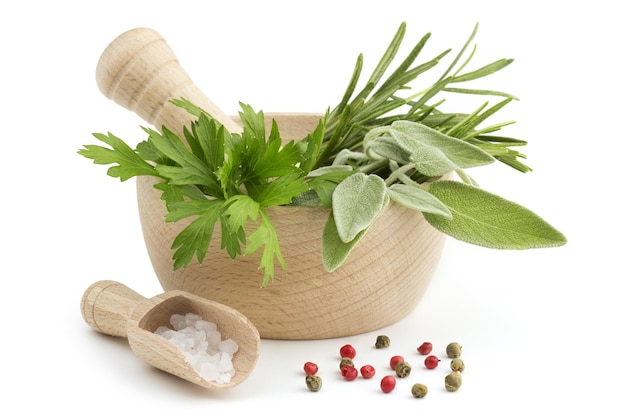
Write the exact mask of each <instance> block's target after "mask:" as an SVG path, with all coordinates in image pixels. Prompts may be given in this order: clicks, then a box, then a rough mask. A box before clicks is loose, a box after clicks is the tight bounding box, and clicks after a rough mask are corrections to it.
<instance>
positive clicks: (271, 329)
mask: <svg viewBox="0 0 626 417" xmlns="http://www.w3.org/2000/svg"><path fill="white" fill-rule="evenodd" d="M319 117H320V116H319V115H312V114H294V113H273V114H266V119H267V120H266V122H269V121H270V120H272V119H273V120H275V121H276V122H277V124H278V126H279V128H280V131H281V134H282V135H283V137H285V138H300V137H304V136H305V135H306V133H308V132H311V131H312V130H313V129H314V128H315V126H316V124H317V122H318V121H319ZM285 132H289V133H288V134H285ZM156 181H158V180H157V179H155V178H152V177H138V178H137V199H138V208H139V216H140V221H141V227H142V232H143V236H144V241H145V244H146V248H147V251H148V255H149V258H150V261H151V263H152V267H153V269H154V271H155V273H156V275H157V277H158V280H159V282H160V284H161V286H162V287H163V289H164V290H165V291H169V290H182V291H186V292H189V293H192V294H196V295H199V296H202V297H205V298H208V299H211V300H214V301H216V302H219V303H222V304H225V305H227V306H230V307H232V308H234V309H236V310H238V311H239V312H241V313H242V314H244V315H245V316H246V317H247V318H248V319H249V320H250V321H251V322H252V323H253V324H254V326H255V327H256V328H257V329H258V331H259V333H260V336H261V337H262V338H265V339H282V340H311V339H326V338H336V337H346V336H351V335H356V334H361V333H366V332H370V331H374V330H378V329H381V328H384V327H386V326H389V325H391V324H393V323H395V322H397V321H399V320H401V319H402V318H404V317H406V316H407V315H408V314H409V313H411V312H412V311H413V310H414V309H415V307H416V305H417V303H418V302H419V300H420V299H421V298H422V296H423V294H424V292H425V291H426V289H427V287H428V284H429V283H430V281H431V279H432V277H433V275H434V273H435V270H436V266H437V264H438V262H439V259H440V257H441V253H442V250H443V247H444V243H445V235H444V234H442V233H441V232H439V231H437V230H435V229H434V228H433V227H432V226H430V224H428V222H426V220H425V219H424V217H423V215H422V214H421V213H420V212H417V211H415V210H411V209H409V208H406V207H404V206H401V205H399V204H396V203H393V202H392V203H390V204H389V205H388V206H387V207H386V209H385V210H384V211H383V212H382V213H381V214H380V216H379V217H378V219H377V220H376V222H375V223H374V224H373V225H372V226H371V227H370V229H369V230H368V231H367V233H366V234H365V236H364V237H363V238H362V239H361V241H360V242H359V243H358V245H357V246H356V247H355V248H354V249H353V251H352V253H351V254H350V256H349V257H348V259H347V260H346V262H345V263H344V264H343V265H342V266H341V267H339V268H338V269H336V270H335V271H333V272H328V271H326V270H325V268H324V266H323V264H322V254H321V253H322V232H323V229H324V225H325V223H326V221H327V219H328V216H329V213H330V209H328V208H324V207H303V206H279V207H271V208H269V209H268V215H269V216H270V218H271V220H272V222H273V224H274V227H275V228H276V232H277V234H278V241H279V243H280V247H281V251H282V254H283V257H284V259H285V263H286V267H287V271H286V272H285V271H283V270H282V268H281V267H280V266H277V268H276V270H275V271H276V274H275V278H274V280H272V281H270V282H269V283H268V284H267V285H266V286H263V287H262V286H261V282H262V277H263V271H262V270H259V261H260V253H253V254H250V255H246V256H239V257H237V258H236V259H234V260H233V259H231V258H230V257H229V256H228V254H227V253H226V252H225V251H224V250H222V249H220V240H221V236H220V227H216V228H215V229H214V233H213V238H212V240H211V244H210V246H209V250H208V253H207V255H206V257H205V258H204V260H203V262H202V263H198V262H197V260H195V259H194V261H193V262H192V263H191V264H190V265H188V266H187V267H185V268H180V269H178V270H174V268H173V260H172V255H173V250H172V249H171V246H172V242H173V241H174V239H175V237H176V236H177V235H178V233H180V232H181V231H182V230H183V228H184V227H185V226H186V225H188V224H189V221H191V220H189V221H179V222H175V223H166V222H165V219H164V218H165V215H166V213H167V210H166V207H165V204H164V202H163V201H162V200H161V199H160V194H161V192H160V191H159V190H157V189H155V188H154V184H155V182H156ZM257 252H260V251H257Z"/></svg>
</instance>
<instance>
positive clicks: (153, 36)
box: [96, 28, 242, 135]
mask: <svg viewBox="0 0 626 417" xmlns="http://www.w3.org/2000/svg"><path fill="white" fill-rule="evenodd" d="M96 81H97V83H98V87H99V88H100V91H102V93H103V94H104V95H105V96H106V97H107V98H110V99H112V100H113V101H115V102H116V103H118V104H119V105H121V106H122V107H125V108H126V109H128V110H131V111H133V112H135V113H136V114H137V115H139V116H140V117H141V118H142V119H143V120H145V121H147V122H149V123H150V124H151V125H152V126H154V127H155V128H156V129H159V130H161V128H162V126H163V125H165V126H167V127H168V129H170V130H172V131H174V132H176V133H177V134H179V135H180V134H182V126H183V125H188V124H189V123H190V122H191V121H192V120H194V119H195V117H194V116H192V115H191V114H189V113H188V112H187V111H186V110H184V109H181V108H179V107H178V106H175V105H174V104H172V103H170V102H169V100H171V99H180V98H185V99H187V100H189V101H191V102H192V103H193V104H195V105H196V106H198V107H200V108H202V109H203V110H204V111H206V112H207V113H208V114H210V115H211V116H212V117H213V118H214V119H215V120H216V121H217V122H219V123H221V124H222V125H224V127H225V128H226V130H228V131H229V132H231V133H240V132H241V130H242V128H241V126H240V125H239V124H237V123H236V122H235V121H234V120H233V119H231V118H230V117H229V116H227V115H226V114H225V113H224V112H223V111H222V110H220V109H219V108H218V107H217V106H216V105H215V104H214V103H213V102H212V101H211V100H210V99H209V98H208V97H207V96H206V95H205V94H204V93H203V92H202V91H200V89H198V87H197V86H196V85H195V84H194V83H193V81H192V80H191V78H190V77H189V75H188V74H187V72H186V71H185V70H184V69H183V68H182V67H181V65H180V64H179V62H178V58H177V57H176V55H175V54H174V52H173V51H172V49H171V48H170V47H169V45H168V44H167V42H166V41H165V39H163V37H162V36H161V35H160V34H159V33H158V32H156V31H154V30H152V29H148V28H137V29H131V30H129V31H127V32H124V33H123V34H121V35H120V36H118V37H117V38H116V39H115V40H113V41H112V42H111V43H110V44H109V46H107V48H106V49H105V50H104V52H103V53H102V55H101V56H100V59H99V61H98V64H97V67H96Z"/></svg>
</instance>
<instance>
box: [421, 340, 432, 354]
mask: <svg viewBox="0 0 626 417" xmlns="http://www.w3.org/2000/svg"><path fill="white" fill-rule="evenodd" d="M417 351H418V352H419V354H420V355H428V354H429V353H430V352H432V351H433V344H432V343H430V342H424V343H422V344H421V345H420V346H419V347H418V348H417Z"/></svg>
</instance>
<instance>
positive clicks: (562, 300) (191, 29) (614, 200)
mask: <svg viewBox="0 0 626 417" xmlns="http://www.w3.org/2000/svg"><path fill="white" fill-rule="evenodd" d="M174 4H175V5H174ZM556 4H558V6H557V5H556ZM616 4H617V3H616V2H610V1H605V0H597V1H595V2H580V1H570V2H546V1H543V2H529V1H525V2H517V3H515V4H514V5H513V3H512V2H503V1H497V2H496V1H493V2H488V1H446V2H433V1H430V2H420V1H395V0H386V1H380V2H378V1H360V2H343V3H341V2H339V1H319V0H318V1H315V2H310V3H302V2H278V1H262V2H260V1H259V2H257V1H222V2H209V1H204V2H200V1H185V0H180V1H177V2H165V1H154V0H151V1H124V2H119V1H107V2H98V3H96V2H78V1H76V2H69V1H54V2H52V1H50V2H48V1H38V2H37V1H35V2H33V1H22V2H19V3H18V2H3V3H2V5H1V6H0V46H1V48H0V51H1V53H2V55H1V57H0V63H1V65H0V71H1V74H2V76H1V77H0V93H1V95H0V106H1V115H2V116H1V120H2V130H1V131H0V132H1V133H0V134H1V142H0V156H1V160H0V161H1V162H0V179H1V182H2V197H1V200H0V219H1V220H2V226H1V231H0V233H1V236H2V241H3V248H4V249H3V250H2V252H1V255H0V256H1V258H0V262H1V263H0V265H1V268H2V269H1V271H2V272H1V274H2V282H3V284H4V285H3V289H2V302H0V309H1V310H2V311H1V312H2V318H3V323H2V327H3V335H2V348H1V352H2V362H3V365H2V368H1V371H0V372H1V376H0V377H1V378H2V380H3V386H4V389H3V392H2V394H1V395H0V397H1V398H2V399H1V400H0V409H6V410H12V411H11V413H10V415H36V414H33V413H34V412H40V413H43V412H44V411H47V412H49V411H57V412H62V413H64V414H70V413H73V412H79V413H87V414H89V415H94V416H107V415H115V414H119V415H146V416H157V415H158V416H161V415H172V413H177V414H178V413H182V412H184V413H202V415H215V414H217V413H236V414H237V415H245V414H246V412H247V413H249V414H252V413H258V412H269V413H270V414H275V415H297V414H301V415H307V414H313V413H324V412H329V411H333V412H349V413H351V414H356V413H358V414H359V415H374V414H380V413H383V412H384V413H389V414H392V413H396V412H399V413H406V414H407V415H417V414H418V413H419V415H429V416H435V415H453V414H459V413H471V415H477V414H478V413H480V414H481V415H485V416H501V415H509V416H518V415H519V416H522V415H529V414H532V415H570V414H572V413H574V412H577V414H584V413H593V415H618V414H620V413H623V408H622V405H623V401H622V400H620V398H621V395H622V390H623V374H624V370H623V366H622V362H623V356H624V344H623V342H622V336H623V333H624V325H623V320H624V317H625V309H624V297H623V290H622V287H623V286H622V281H623V280H624V279H625V278H626V276H625V275H626V274H625V272H624V266H623V265H624V264H623V261H624V256H625V255H626V254H625V253H624V242H623V236H624V233H625V232H626V229H625V227H624V226H625V225H624V208H625V207H624V203H623V202H622V198H621V197H622V194H623V190H624V187H623V185H622V181H621V178H622V177H623V173H624V169H623V161H624V151H626V146H625V145H624V143H625V140H626V138H625V137H624V128H623V121H624V114H623V109H624V103H623V98H624V93H625V92H626V91H625V89H624V75H623V73H624V66H623V63H622V60H621V58H623V52H624V49H623V41H624V40H625V36H626V31H625V30H624V24H623V19H622V17H623V16H622V14H621V13H620V12H619V11H618V10H617V6H615V5H616ZM402 21H406V22H407V24H408V30H407V36H406V43H405V48H409V46H412V44H413V43H415V42H417V41H418V40H419V38H421V36H422V35H423V34H425V33H426V32H432V34H433V36H432V38H431V40H430V41H429V43H428V46H427V48H426V50H425V52H424V57H429V56H434V55H435V54H437V53H439V52H441V51H443V50H445V49H447V48H449V47H451V48H454V50H455V51H456V50H458V48H460V47H461V46H462V44H463V42H464V41H465V39H466V38H467V36H468V35H469V33H470V32H471V30H472V28H473V25H474V24H475V23H476V22H480V30H479V33H478V36H477V38H476V41H477V43H478V50H477V53H476V56H475V59H474V61H473V62H474V65H476V66H477V65H479V64H483V63H487V62H491V61H492V60H495V59H498V58H503V57H506V58H515V60H516V61H515V62H514V64H513V65H512V66H510V67H508V68H507V69H506V70H504V71H503V72H502V73H499V74H497V75H495V76H493V77H492V78H491V77H490V78H491V79H489V78H488V79H486V80H485V82H484V83H485V84H483V85H481V86H484V87H486V88H487V87H488V88H494V89H497V88H499V89H503V90H505V91H508V92H510V93H512V94H515V95H516V96H518V97H519V98H520V101H518V102H515V103H513V104H511V105H510V106H509V108H508V109H507V110H506V111H505V112H503V113H502V115H501V116H499V119H498V120H501V121H504V120H509V119H514V120H516V121H517V123H516V124H515V125H513V126H511V127H509V128H507V129H506V130H505V131H506V132H507V133H508V134H509V135H511V136H515V137H520V138H524V139H526V140H528V141H529V145H528V146H527V147H526V148H525V149H524V151H525V152H526V154H527V155H528V161H527V162H528V164H529V165H530V166H531V167H533V169H534V171H533V172H531V173H528V174H519V173H517V172H515V171H513V170H510V169H508V168H506V167H504V166H497V167H496V166H494V167H488V168H484V169H476V170H474V171H471V172H470V174H472V175H473V176H474V177H475V178H476V179H477V180H478V181H479V183H481V185H482V186H483V188H485V189H487V190H489V191H492V192H495V193H496V194H500V195H501V196H503V197H506V198H508V199H511V200H513V201H516V202H519V203H521V204H523V205H524V206H526V207H528V208H531V209H532V210H534V211H536V212H537V213H538V214H540V215H541V216H542V217H544V218H545V219H546V220H548V221H550V222H551V223H552V224H553V225H554V226H556V227H557V228H558V229H559V230H561V231H562V232H563V233H564V234H565V235H566V236H567V237H568V239H569V242H568V244H567V245H566V246H564V247H562V248H556V249H545V250H533V251H522V252H501V251H493V250H487V249H482V248H477V247H473V246H470V245H467V244H463V243H459V242H456V241H454V240H452V239H449V240H448V242H447V246H446V249H445V252H444V256H443V259H442V260H441V264H440V267H439V268H438V270H437V272H436V276H435V277H434V280H433V283H432V285H431V286H430V287H429V289H428V291H427V292H426V294H425V296H424V297H423V299H422V300H421V302H420V304H419V305H418V307H417V308H416V310H415V311H414V312H413V313H412V314H411V315H410V316H409V317H407V318H406V319H404V320H402V321H400V322H398V323H397V324H395V325H393V326H391V327H389V328H385V329H381V330H379V331H376V332H372V333H371V334H364V335H359V336H353V337H346V338H342V339H336V340H321V341H298V342H287V341H270V340H263V341H262V344H261V348H262V350H261V353H260V358H259V362H258V364H257V366H256V368H255V370H254V372H253V374H252V375H251V376H250V377H249V378H248V379H247V380H246V381H245V382H244V383H243V384H242V385H240V386H238V387H236V388H234V389H232V390H227V391H222V392H212V391H207V390H204V389H202V388H200V387H197V386H195V385H193V384H190V383H187V382H185V381H183V380H180V379H178V378H176V377H173V376H171V375H168V374H165V373H162V372H160V371H157V370H155V369H153V368H151V367H149V366H148V365H146V364H145V363H143V362H141V361H140V360H138V359H137V358H136V357H135V356H134V355H133V353H132V351H131V350H130V348H129V347H128V344H127V343H126V340H125V339H116V338H112V337H107V336H103V335H100V334H98V333H96V332H94V331H93V330H91V328H89V327H88V326H87V325H86V324H85V323H84V322H83V320H82V317H81V315H80V309H79V304H80V299H81V296H82V293H83V291H84V290H85V289H86V288H87V287H88V286H89V285H90V284H91V283H92V282H94V281H97V280H101V279H115V280H119V281H121V282H123V283H125V284H127V285H128V286H129V287H131V288H133V289H135V290H136V291H137V292H139V293H141V294H143V295H145V296H148V297H149V296H153V295H156V294H159V293H160V292H161V291H162V290H161V288H160V286H159V285H158V282H157V279H156V277H155V276H154V274H153V271H152V268H151V265H150V263H149V260H148V258H147V255H146V252H145V248H144V245H143V241H142V237H141V230H140V227H139V221H138V217H137V210H136V206H135V195H134V183H133V181H129V182H127V183H123V184H120V183H119V182H118V181H117V180H115V179H112V178H110V177H107V176H106V175H105V168H103V167H99V166H94V165H92V164H91V162H90V161H88V160H86V159H84V158H82V157H80V156H79V155H77V153H76V151H77V150H78V149H79V148H80V147H81V146H82V145H83V144H86V143H94V139H93V138H92V137H91V133H92V132H106V131H111V132H114V133H115V134H117V135H118V136H121V137H123V138H125V139H126V140H127V141H129V142H131V143H136V142H138V141H140V140H142V139H144V135H143V132H142V131H141V130H140V128H139V126H140V125H142V124H144V125H145V123H144V122H143V121H142V120H140V119H139V118H138V117H137V116H136V115H134V114H133V113H131V112H129V111H127V110H125V109H123V108H121V107H119V106H118V105H117V104H115V103H114V102H112V101H110V100H108V99H106V98H105V97H104V96H103V95H102V94H101V93H100V91H99V90H98V88H97V86H96V83H95V65H96V62H97V60H98V58H99V56H100V53H101V52H102V51H103V50H104V48H105V47H106V46H107V45H108V43H109V42H110V41H112V40H113V39H114V38H115V37H116V36H118V35H119V34H121V33H122V32H124V31H126V30H128V29H132V28H135V27H141V26H144V27H151V28H153V29H156V30H157V31H159V32H160V33H161V34H162V35H163V36H164V37H165V38H166V39H167V40H168V43H169V44H170V45H171V46H172V48H173V49H174V51H175V52H176V54H177V55H178V58H179V60H180V62H181V64H182V65H183V66H184V67H185V68H186V69H187V71H188V72H189V73H190V75H191V76H192V78H193V79H194V81H195V82H196V84H198V85H199V86H200V88H201V89H203V90H204V91H205V92H206V93H207V95H209V96H210V97H211V98H212V99H213V100H214V102H216V103H217V104H218V105H220V106H221V107H222V108H223V109H224V110H225V111H226V112H227V113H231V114H232V113H235V112H236V111H237V110H238V104H237V103H238V101H244V102H246V103H249V104H251V105H253V106H254V107H255V108H256V109H263V110H264V111H266V112H271V111H308V112H323V111H325V109H326V107H327V106H329V105H333V104H335V103H336V102H337V100H338V99H339V98H340V95H341V93H343V89H344V87H345V85H346V83H347V80H348V77H349V76H350V74H351V71H352V68H353V64H354V61H355V59H356V56H357V54H358V53H360V52H363V53H364V55H365V60H366V61H365V62H366V70H367V69H371V68H372V66H373V65H374V64H375V63H376V62H377V60H378V58H379V56H380V54H382V52H383V50H384V48H385V47H386V46H387V44H388V42H389V41H390V39H391V37H392V36H393V34H394V33H395V30H396V29H397V27H398V25H399V24H400V23H401V22H402ZM405 50H406V49H405ZM424 59H425V58H424ZM445 65H447V64H445ZM442 67H443V66H442ZM366 74H367V71H366ZM416 88H419V87H416ZM337 307H338V308H341V306H337ZM382 333H385V334H387V335H389V336H390V337H391V339H392V348H391V349H390V350H389V351H376V350H374V349H373V348H372V344H373V342H374V340H375V337H376V335H377V334H382ZM424 340H430V341H432V342H433V344H434V345H435V352H436V353H438V354H442V353H443V349H444V348H445V345H446V344H447V343H448V342H450V341H453V340H456V341H459V342H462V344H463V346H464V355H463V358H464V359H465V363H466V365H467V370H466V372H465V374H464V385H463V387H462V388H461V390H460V391H458V392H456V393H454V394H451V393H447V392H445V391H444V390H443V388H442V386H443V383H442V381H443V376H444V375H445V373H446V372H445V369H443V368H444V367H445V366H447V362H445V361H444V362H442V365H441V366H442V368H441V369H437V370H434V371H426V370H424V369H423V367H422V366H421V363H420V357H419V356H418V355H417V353H416V352H415V348H416V347H417V345H418V344H419V343H421V342H422V341H424ZM344 343H352V344H353V345H354V346H355V347H356V348H357V350H358V352H359V356H358V357H357V359H358V361H359V362H358V363H361V364H362V363H365V362H371V363H372V364H373V365H374V366H376V367H377V368H378V372H379V374H378V375H377V377H376V378H375V380H370V381H367V380H362V379H359V380H357V381H353V382H350V383H348V382H345V381H342V380H341V378H340V376H339V373H338V366H337V360H338V359H337V356H338V349H339V347H340V346H341V345H342V344H344ZM392 353H393V354H401V355H404V356H405V358H406V359H407V360H409V361H410V362H411V363H412V364H413V365H414V372H413V374H412V376H411V378H410V379H411V380H410V381H409V380H406V381H405V380H401V381H399V383H398V387H397V388H396V391H394V392H393V393H392V394H389V395H384V394H382V393H381V392H380V390H379V389H378V377H379V376H382V375H383V374H384V373H387V370H386V369H384V368H385V365H386V363H387V361H388V357H389V356H391V354H392ZM307 360H312V361H316V362H318V364H319V365H320V367H321V368H322V369H321V371H320V374H321V375H322V377H323V378H324V388H323V390H322V391H320V392H318V393H311V392H309V391H307V390H306V388H305V385H304V377H303V373H302V364H303V363H304V362H305V361H307ZM418 381H420V382H423V383H425V384H427V385H429V387H430V389H431V392H430V394H429V395H428V397H426V398H425V399H424V400H421V401H420V400H415V399H413V398H412V397H411V395H410V392H409V390H410V385H411V384H412V383H413V382H418ZM609 410H612V411H609ZM1 413H2V414H3V415H9V414H6V413H5V412H4V411H2V412H1ZM222 415H223V414H222Z"/></svg>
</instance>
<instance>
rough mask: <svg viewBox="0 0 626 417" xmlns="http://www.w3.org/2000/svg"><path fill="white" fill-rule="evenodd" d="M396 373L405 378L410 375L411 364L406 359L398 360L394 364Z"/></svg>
mask: <svg viewBox="0 0 626 417" xmlns="http://www.w3.org/2000/svg"><path fill="white" fill-rule="evenodd" d="M396 375H398V377H399V378H406V377H407V376H409V375H411V365H410V364H409V363H408V362H406V361H402V362H399V363H398V364H397V365H396Z"/></svg>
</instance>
